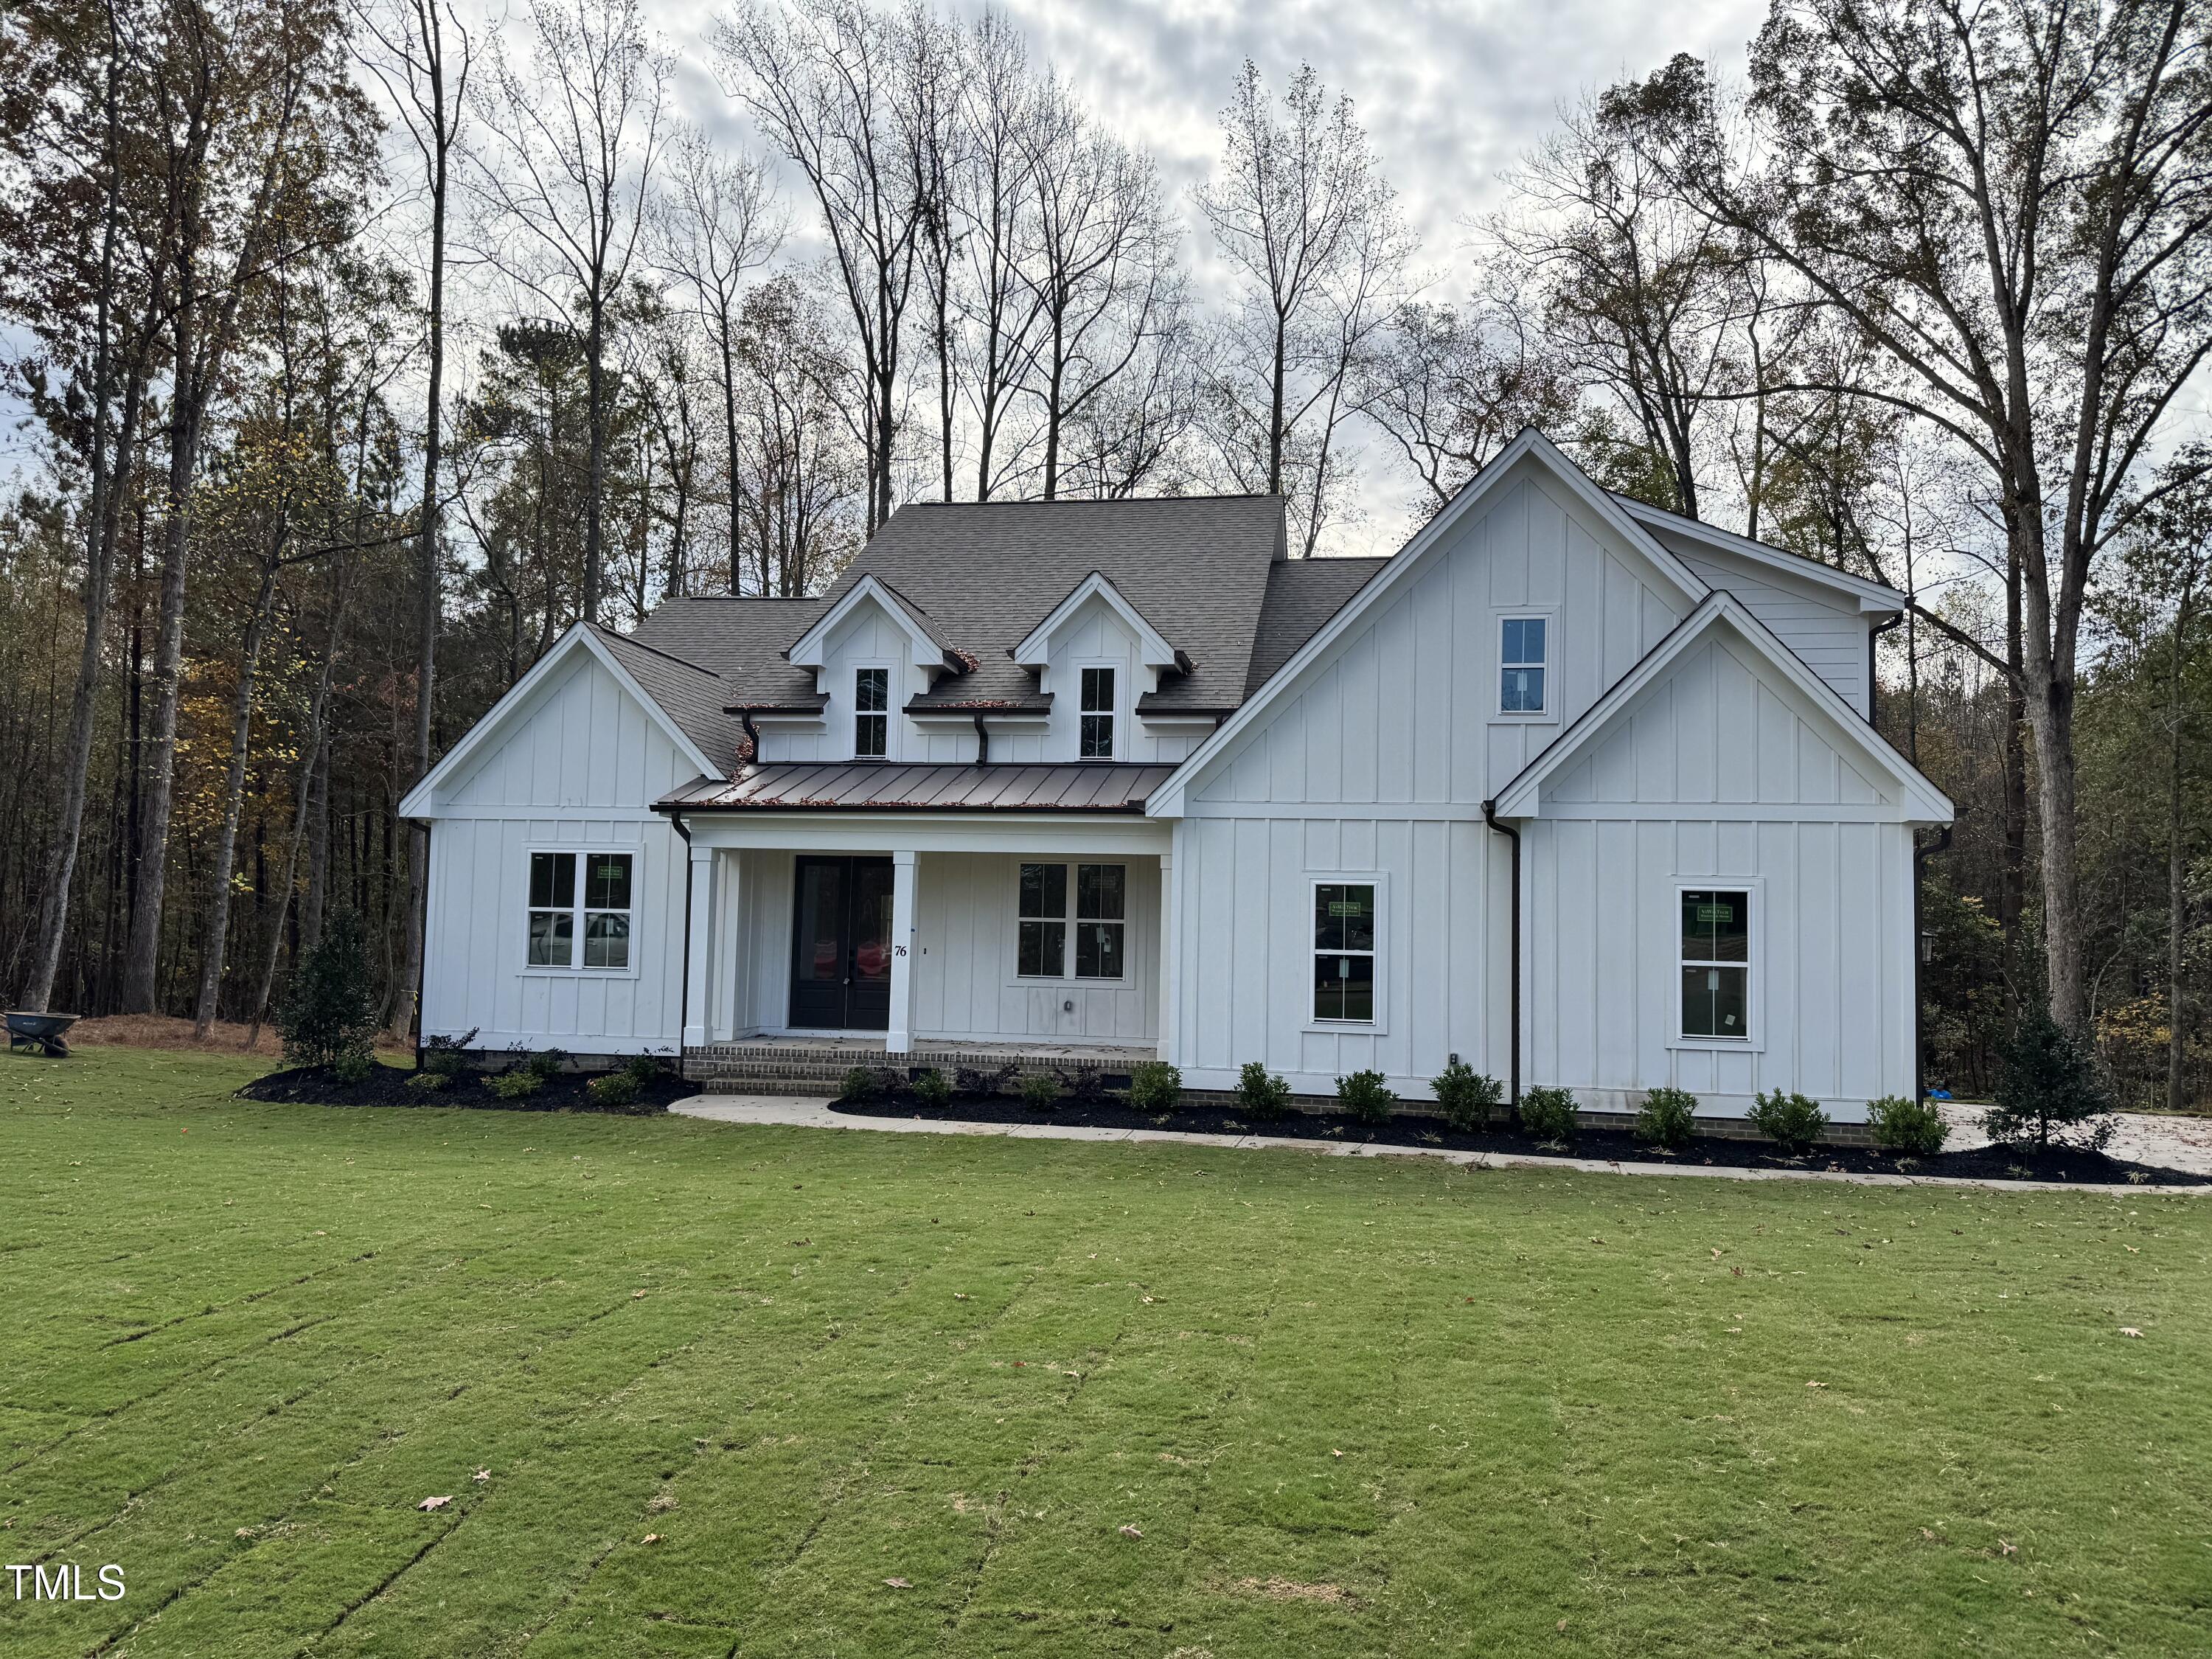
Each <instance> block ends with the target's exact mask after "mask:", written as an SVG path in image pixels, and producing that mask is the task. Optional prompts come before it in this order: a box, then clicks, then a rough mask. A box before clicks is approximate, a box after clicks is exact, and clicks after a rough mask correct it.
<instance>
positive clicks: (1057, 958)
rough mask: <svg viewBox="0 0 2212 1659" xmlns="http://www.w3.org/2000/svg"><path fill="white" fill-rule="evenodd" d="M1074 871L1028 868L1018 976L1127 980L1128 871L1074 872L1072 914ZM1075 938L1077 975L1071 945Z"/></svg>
mask: <svg viewBox="0 0 2212 1659" xmlns="http://www.w3.org/2000/svg"><path fill="white" fill-rule="evenodd" d="M1069 868H1070V866H1067V865H1065V864H1024V865H1023V866H1021V882H1020V891H1019V896H1018V899H1017V902H1016V904H1015V912H1016V920H1015V946H1014V955H1015V962H1014V971H1015V973H1016V975H1018V977H1020V978H1023V979H1067V978H1070V977H1073V978H1075V979H1114V980H1118V979H1124V978H1126V977H1127V973H1128V968H1127V944H1128V940H1127V932H1128V927H1127V904H1128V871H1127V867H1126V866H1122V865H1119V864H1079V865H1076V866H1073V870H1074V880H1073V889H1074V890H1073V899H1074V910H1073V915H1071V914H1070V911H1069V908H1068V901H1069V898H1070V896H1071V895H1070V892H1069V888H1070V885H1071V884H1070V882H1069V879H1068V872H1069ZM1071 932H1072V933H1073V935H1074V941H1075V960H1074V963H1073V973H1072V974H1071V971H1070V964H1069V962H1068V952H1067V941H1068V936H1069V934H1070V933H1071Z"/></svg>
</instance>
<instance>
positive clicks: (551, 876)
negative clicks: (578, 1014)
mask: <svg viewBox="0 0 2212 1659" xmlns="http://www.w3.org/2000/svg"><path fill="white" fill-rule="evenodd" d="M578 866H582V892H581V894H579V892H578V890H577V889H578V879H577V878H578ZM635 869H636V866H635V854H630V853H532V854H531V855H530V908H529V936H528V945H527V947H526V957H525V960H526V963H527V964H528V965H529V966H530V967H532V968H568V969H575V968H600V969H627V968H628V967H629V939H630V915H631V908H632V907H631V902H630V895H631V889H632V885H633V878H634V876H635ZM579 901H580V902H579ZM579 940H580V941H581V942H582V945H583V950H582V953H581V957H580V958H579V955H578V951H577V944H578V941H579Z"/></svg>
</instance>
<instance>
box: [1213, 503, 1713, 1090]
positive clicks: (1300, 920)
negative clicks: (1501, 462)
mask: <svg viewBox="0 0 2212 1659" xmlns="http://www.w3.org/2000/svg"><path fill="white" fill-rule="evenodd" d="M1421 558H1422V561H1423V563H1422V568H1419V569H1418V570H1414V571H1409V572H1407V574H1406V576H1405V577H1404V578H1403V579H1402V580H1401V581H1400V583H1399V585H1398V586H1397V589H1396V591H1395V592H1391V593H1389V594H1388V595H1385V596H1384V597H1383V599H1381V601H1380V602H1379V603H1377V604H1376V605H1375V606H1374V607H1373V608H1372V609H1371V610H1370V611H1369V612H1368V613H1366V614H1364V615H1363V616H1361V617H1358V619H1357V620H1356V621H1355V623H1353V625H1352V627H1351V628H1350V629H1348V630H1347V631H1346V633H1345V634H1344V635H1342V636H1341V637H1340V638H1339V639H1338V640H1337V641H1334V644H1333V645H1332V646H1331V647H1329V648H1328V650H1327V651H1326V652H1324V653H1321V654H1320V655H1318V656H1317V657H1316V659H1314V660H1313V661H1311V662H1310V663H1309V664H1308V665H1306V666H1305V667H1304V668H1303V669H1302V670H1300V671H1298V678H1297V680H1296V681H1295V682H1293V683H1292V684H1289V685H1286V686H1285V687H1284V688H1282V690H1281V691H1280V693H1279V697H1278V699H1277V701H1276V702H1274V703H1273V706H1272V707H1271V708H1268V709H1267V710H1266V711H1265V714H1264V718H1262V719H1261V720H1257V721H1255V724H1254V725H1253V726H1252V727H1251V729H1250V730H1249V731H1248V732H1244V733H1243V734H1242V735H1241V737H1240V738H1238V739H1237V741H1236V742H1235V743H1234V744H1231V746H1230V747H1228V748H1226V749H1225V750H1224V751H1223V752H1222V754H1221V755H1219V756H1218V757H1216V758H1215V759H1214V760H1213V761H1212V763H1210V764H1209V766H1208V768H1207V770H1206V774H1205V775H1202V776H1201V777H1200V779H1199V780H1197V781H1194V785H1193V787H1192V788H1191V790H1190V793H1189V795H1188V799H1187V801H1186V803H1185V808H1184V810H1185V813H1186V817H1185V820H1184V822H1182V823H1181V824H1179V825H1178V826H1177V830H1176V860H1177V865H1176V876H1177V880H1176V890H1177V894H1178V896H1179V903H1180V908H1181V914H1182V927H1183V932H1184V951H1183V956H1182V975H1181V976H1180V985H1181V1005H1180V1006H1179V1009H1178V1018H1177V1022H1176V1028H1177V1034H1178V1045H1179V1047H1180V1048H1181V1050H1182V1053H1183V1054H1184V1056H1185V1060H1186V1071H1187V1072H1188V1073H1190V1075H1191V1080H1192V1081H1193V1083H1194V1085H1197V1086H1205V1087H1219V1086H1225V1085H1226V1084H1227V1083H1231V1082H1233V1081H1234V1079H1235V1076H1236V1073H1237V1068H1238V1067H1239V1066H1241V1065H1242V1064H1243V1062H1245V1061H1247V1060H1266V1061H1267V1063H1268V1064H1269V1065H1270V1066H1273V1068H1275V1069H1277V1070H1279V1071H1281V1072H1283V1073H1284V1074H1285V1076H1286V1077H1288V1078H1289V1079H1290V1080H1291V1083H1292V1085H1293V1086H1295V1087H1297V1088H1298V1089H1299V1090H1301V1091H1304V1092H1309V1093H1320V1094H1328V1093H1329V1092H1331V1091H1333V1090H1334V1080H1335V1079H1336V1078H1337V1077H1338V1076H1340V1075H1343V1074H1344V1073H1348V1072H1351V1071H1353V1070H1358V1069H1363V1068H1371V1069H1374V1070H1377V1071H1381V1072H1383V1073H1384V1074H1385V1075H1386V1076H1387V1077H1389V1079H1390V1083H1391V1086H1392V1087H1393V1088H1394V1089H1395V1090H1397V1091H1398V1092H1399V1093H1400V1094H1401V1095H1404V1096H1406V1097H1409V1098H1425V1097H1428V1096H1429V1095H1430V1093H1431V1091H1430V1089H1429V1086H1428V1079H1430V1078H1431V1077H1433V1076H1434V1075H1435V1074H1436V1073H1437V1072H1439V1071H1441V1070H1442V1069H1443V1066H1444V1064H1445V1062H1446V1061H1447V1060H1449V1057H1450V1056H1451V1055H1452V1054H1455V1053H1456V1054H1459V1055H1460V1056H1461V1058H1462V1059H1463V1060H1466V1061H1467V1063H1468V1064H1469V1065H1471V1066H1474V1067H1475V1068H1476V1069H1477V1070H1478V1071H1483V1072H1487V1073H1490V1074H1492V1075H1493V1076H1497V1077H1499V1078H1503V1077H1504V1076H1505V1075H1506V1073H1507V1071H1508V1069H1509V1066H1510V1057H1509V1054H1508V1045H1507V1036H1508V1030H1507V1019H1508V1015H1507V1012H1506V1011H1507V1008H1508V1006H1509V1004H1508V999H1509V997H1510V983H1509V981H1508V979H1507V976H1506V973H1505V965H1506V963H1507V960H1508V955H1509V951H1508V939H1509V933H1510V921H1509V909H1508V903H1507V900H1508V890H1507V872H1508V871H1509V870H1510V851H1509V848H1508V845H1507V843H1506V842H1505V841H1504V838H1503V837H1502V836H1498V835H1497V834H1496V833H1495V832H1493V831H1492V829H1490V828H1489V826H1488V825H1487V824H1486V823H1484V822H1483V818H1482V806H1481V804H1482V802H1483V800H1484V799H1487V798H1488V797H1489V796H1491V795H1492V794H1493V793H1495V792H1496V791H1497V789H1498V787H1500V786H1502V785H1503V784H1504V782H1506V781H1508V780H1510V778H1511V777H1512V776H1513V775H1515V774H1516V773H1517V772H1518V771H1520V769H1522V767H1523V766H1524V765H1526V764H1527V763H1528V761H1529V760H1530V759H1531V758H1533V757H1534V756H1535V755H1536V754H1537V753H1538V752H1539V751H1540V750H1541V749H1543V748H1544V747H1545V746H1547V744H1550V743H1551V742H1552V741H1553V740H1554V739H1555V738H1557V737H1558V736H1559V732H1561V731H1562V730H1563V729H1565V726H1568V725H1570V724H1571V723H1572V721H1573V720H1574V719H1575V718H1576V716H1577V715H1578V714H1581V713H1582V712H1583V710H1584V709H1586V708H1589V705H1590V704H1591V703H1592V702H1595V700H1596V699H1597V698H1598V697H1599V696H1601V695H1602V694H1603V693H1604V692H1605V690H1607V688H1608V687H1609V686H1611V685H1612V684H1613V682H1614V681H1616V680H1618V679H1619V678H1620V677H1621V676H1622V675H1624V674H1626V672H1627V671H1629V670H1630V669H1631V668H1632V667H1633V666H1634V665H1635V664H1636V663H1637V661H1638V659H1641V658H1642V657H1643V656H1644V654H1645V653H1648V652H1649V651H1650V650H1651V648H1652V647H1654V646H1656V644H1657V643H1658V642H1659V641H1660V640H1661V639H1662V638H1664V637H1665V636H1666V635H1667V634H1668V632H1669V631H1670V630H1671V629H1674V626H1675V625H1676V623H1679V622H1680V620H1681V619H1682V617H1684V616H1685V615H1686V614H1687V612H1688V611H1689V609H1690V606H1691V604H1692V599H1690V597H1688V596H1686V595H1685V594H1684V593H1683V592H1682V591H1681V589H1680V587H1679V586H1676V585H1675V584H1674V583H1673V582H1672V581H1670V580H1668V579H1667V578H1666V577H1665V576H1664V575H1663V574H1662V572H1660V571H1659V570H1658V568H1656V566H1654V565H1653V564H1652V563H1651V562H1650V559H1649V557H1648V556H1646V555H1645V554H1644V553H1643V552H1641V551H1640V550H1638V549H1637V548H1636V547H1635V546H1634V545H1633V544H1632V543H1630V542H1629V541H1628V539H1627V538H1626V537H1624V536H1623V535H1621V534H1620V532H1619V531H1618V530H1617V529H1615V528H1614V527H1613V526H1612V525H1610V524H1608V523H1607V522H1605V521H1604V520H1603V519H1602V518H1601V517H1600V516H1599V515H1598V514H1596V513H1593V512H1591V511H1590V510H1589V507H1587V506H1586V505H1585V504H1583V503H1582V502H1580V501H1575V500H1573V499H1572V498H1571V497H1570V495H1568V494H1567V493H1566V492H1565V491H1564V490H1562V489H1559V488H1558V487H1557V486H1556V484H1555V483H1553V481H1551V480H1550V479H1549V478H1548V477H1547V475H1546V474H1544V473H1543V472H1542V471H1541V469H1540V468H1539V467H1537V466H1535V465H1528V466H1527V468H1526V470H1525V471H1524V472H1523V473H1522V476H1520V477H1515V478H1511V479H1510V480H1509V481H1507V482H1505V483H1502V484H1501V486H1500V487H1499V488H1498V489H1497V490H1496V491H1495V492H1494V493H1493V495H1492V497H1491V499H1490V500H1489V501H1487V502H1486V503H1484V504H1482V507H1481V511H1480V516H1477V517H1474V518H1472V519H1470V520H1468V521H1467V522H1464V523H1462V524H1460V525H1457V526H1454V527H1453V529H1452V531H1451V533H1450V534H1449V537H1448V538H1445V539H1443V541H1441V542H1439V543H1438V544H1435V545H1433V546H1431V548H1430V549H1428V550H1426V552H1425V553H1424V554H1423V555H1422V556H1421ZM1528 615H1539V616H1542V617H1546V619H1547V624H1548V633H1549V636H1550V650H1549V658H1550V662H1549V670H1548V676H1547V678H1548V679H1549V682H1550V690H1549V691H1548V694H1547V705H1548V706H1547V709H1546V712H1545V714H1543V715H1542V716H1541V717H1539V718H1528V717H1519V716H1509V715H1503V714H1500V713H1499V711H1498V651H1499V645H1500V628H1501V624H1502V623H1503V621H1504V618H1506V617H1513V616H1528ZM1369 875H1372V876H1374V877H1375V878H1377V883H1378V886H1379V888H1380V889H1381V890H1380V891H1379V892H1378V894H1377V896H1376V902H1377V904H1378V907H1379V908H1380V909H1381V911H1382V922H1383V927H1382V936H1381V939H1379V941H1378V951H1379V952H1380V953H1381V957H1382V960H1381V962H1380V963H1379V966H1378V970H1377V971H1378V977H1379V980H1380V981H1381V988H1380V992H1379V996H1380V999H1381V1000H1382V1003H1383V1008H1382V1012H1381V1017H1380V1018H1379V1019H1378V1021H1377V1023H1376V1027H1375V1029H1373V1030H1360V1029H1358V1028H1356V1027H1352V1026H1332V1025H1328V1024H1323V1023H1319V1022H1316V1021H1314V1020H1312V1019H1310V1018H1309V1015H1310V1012H1311V1010H1312V995H1313V989H1312V980H1311V975H1312V973H1313V966H1312V955H1313V928H1314V918H1313V915H1312V904H1313V898H1312V884H1313V883H1314V882H1315V881H1316V880H1318V879H1323V878H1339V879H1351V880H1359V879H1362V878H1365V877H1367V876H1369Z"/></svg>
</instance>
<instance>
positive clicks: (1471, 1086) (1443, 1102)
mask: <svg viewBox="0 0 2212 1659" xmlns="http://www.w3.org/2000/svg"><path fill="white" fill-rule="evenodd" d="M1429 1087H1431V1089H1434V1090H1435V1091H1437V1106H1438V1107H1439V1108H1441V1109H1443V1115H1444V1121H1445V1122H1447V1123H1449V1124H1450V1125H1451V1126H1452V1127H1453V1128H1455V1129H1480V1128H1481V1127H1484V1126H1485V1125H1486V1124H1487V1123H1488V1122H1489V1121H1490V1114H1491V1111H1492V1109H1493V1108H1494V1107H1496V1105H1497V1104H1498V1102H1499V1101H1501V1100H1503V1099H1504V1098H1505V1085H1504V1084H1502V1083H1500V1082H1499V1081H1498V1079H1496V1078H1494V1077H1485V1076H1483V1074H1482V1073H1480V1072H1478V1071H1476V1070H1475V1069H1474V1066H1470V1065H1468V1063H1467V1062H1466V1061H1465V1060H1461V1059H1459V1058H1457V1057H1456V1056H1455V1057H1454V1058H1453V1060H1452V1062H1451V1063H1450V1064H1449V1066H1445V1067H1444V1068H1443V1071H1441V1072H1439V1073H1437V1075H1436V1076H1434V1077H1432V1078H1431V1079H1429Z"/></svg>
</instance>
